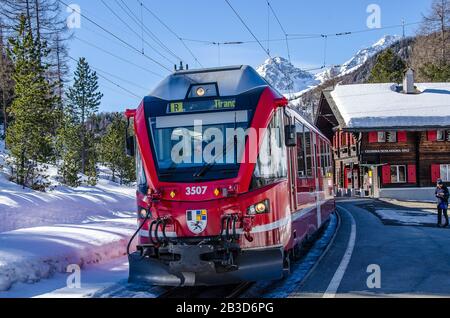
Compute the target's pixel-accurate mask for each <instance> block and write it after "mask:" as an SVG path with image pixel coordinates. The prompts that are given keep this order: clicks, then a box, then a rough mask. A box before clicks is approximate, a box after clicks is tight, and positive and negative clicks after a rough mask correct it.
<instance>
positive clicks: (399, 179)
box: [391, 166, 406, 183]
mask: <svg viewBox="0 0 450 318" xmlns="http://www.w3.org/2000/svg"><path fill="white" fill-rule="evenodd" d="M391 183H406V166H391Z"/></svg>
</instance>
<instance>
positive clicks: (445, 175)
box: [441, 164, 450, 182]
mask: <svg viewBox="0 0 450 318" xmlns="http://www.w3.org/2000/svg"><path fill="white" fill-rule="evenodd" d="M441 179H442V181H445V182H450V164H448V165H441Z"/></svg>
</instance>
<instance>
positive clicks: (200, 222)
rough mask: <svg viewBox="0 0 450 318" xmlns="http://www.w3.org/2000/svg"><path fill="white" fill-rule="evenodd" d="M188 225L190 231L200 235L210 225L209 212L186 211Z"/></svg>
mask: <svg viewBox="0 0 450 318" xmlns="http://www.w3.org/2000/svg"><path fill="white" fill-rule="evenodd" d="M186 223H187V225H188V228H189V230H190V231H191V232H192V233H194V234H200V233H202V232H203V231H204V230H205V229H206V225H207V224H208V211H206V210H189V211H186Z"/></svg>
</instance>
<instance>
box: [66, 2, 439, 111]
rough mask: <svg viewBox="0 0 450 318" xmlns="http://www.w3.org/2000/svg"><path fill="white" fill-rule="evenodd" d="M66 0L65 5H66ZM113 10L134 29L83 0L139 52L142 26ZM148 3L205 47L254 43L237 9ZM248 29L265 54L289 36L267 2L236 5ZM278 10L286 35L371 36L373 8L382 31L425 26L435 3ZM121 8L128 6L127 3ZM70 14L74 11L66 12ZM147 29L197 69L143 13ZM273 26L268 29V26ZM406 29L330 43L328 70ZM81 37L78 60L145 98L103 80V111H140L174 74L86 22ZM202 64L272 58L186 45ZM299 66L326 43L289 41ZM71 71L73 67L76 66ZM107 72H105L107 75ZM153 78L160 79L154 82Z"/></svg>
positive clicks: (136, 8) (254, 50)
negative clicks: (423, 22) (377, 11)
mask: <svg viewBox="0 0 450 318" xmlns="http://www.w3.org/2000/svg"><path fill="white" fill-rule="evenodd" d="M66 1H67V0H65V1H64V2H66ZM104 1H105V3H106V4H107V5H108V6H110V8H111V9H113V11H114V12H115V13H116V14H117V15H118V16H120V17H121V18H122V19H123V20H124V21H125V22H127V23H128V24H129V26H130V27H131V29H132V30H133V31H132V30H130V29H129V28H128V27H127V26H126V25H125V24H123V22H121V21H120V20H119V19H118V18H117V17H116V16H115V15H114V14H113V13H112V12H111V11H109V9H108V8H107V7H106V6H105V5H104V4H103V3H102V1H101V0H77V1H76V2H66V3H76V4H78V5H79V6H80V8H81V11H82V13H83V14H85V15H86V16H87V17H89V18H91V19H93V20H94V21H95V22H97V23H98V24H100V25H101V26H103V27H104V28H106V29H108V30H110V31H111V32H113V33H114V34H115V35H117V36H118V37H120V38H122V39H124V40H125V41H127V42H128V43H130V44H131V45H133V46H134V47H136V48H138V49H139V50H141V49H142V46H143V43H142V39H141V36H140V35H141V32H142V28H141V27H139V26H138V25H137V24H135V23H134V22H133V21H131V19H130V18H129V17H128V16H127V15H126V14H125V12H124V11H122V9H121V8H120V6H119V5H118V3H119V4H122V3H121V0H104ZM123 1H124V2H125V3H126V4H127V5H128V7H129V8H130V9H131V10H132V11H133V13H134V15H135V16H137V17H138V18H139V19H140V16H141V9H140V5H139V3H138V1H137V0H123ZM142 1H143V2H144V3H145V5H146V6H147V7H148V8H150V9H151V10H152V11H154V13H156V14H157V15H158V16H159V17H160V19H162V20H163V21H164V22H165V23H166V24H167V25H168V26H170V28H172V29H173V30H174V31H175V32H176V33H177V34H178V35H179V36H180V37H183V38H186V39H194V40H206V41H216V42H224V41H248V40H253V38H252V36H251V35H250V34H249V33H248V31H247V30H246V29H245V28H244V26H243V25H242V24H241V23H240V22H239V20H238V19H237V18H236V16H235V15H234V13H233V11H231V9H230V8H229V7H228V5H227V4H226V2H225V1H224V0H189V1H186V0H164V1H163V0H152V1H149V0H142ZM230 3H231V4H232V5H233V6H234V8H235V9H236V10H237V11H238V12H239V14H240V15H241V16H242V18H243V19H244V20H245V21H246V23H247V24H248V26H249V27H250V28H251V29H252V31H253V32H254V33H255V35H256V36H257V38H258V39H259V40H261V42H262V44H263V46H264V47H266V48H267V44H268V42H267V39H268V35H269V37H270V39H280V38H283V37H284V35H283V33H282V31H281V29H280V28H279V26H278V24H277V22H276V20H275V18H274V17H273V15H272V14H271V15H270V19H269V23H268V7H267V2H266V0H230ZM270 3H271V5H272V7H273V9H274V10H275V11H276V13H277V15H278V17H279V18H280V19H281V22H282V24H283V26H284V28H285V29H286V32H287V33H288V34H326V33H338V32H345V31H356V30H367V29H368V27H367V18H368V16H369V15H370V13H367V11H366V10H367V7H368V6H369V5H370V4H377V5H378V6H379V7H380V9H381V27H387V26H392V25H399V24H401V21H402V19H404V20H405V21H406V23H413V22H417V21H420V20H421V17H422V14H423V13H425V12H427V10H428V9H429V7H430V4H431V0H414V1H411V0H395V1H392V0H346V1H333V0H315V1H310V0H271V1H270ZM122 6H123V5H122ZM64 14H65V15H68V13H64ZM142 16H143V21H144V24H145V27H146V28H148V29H150V30H151V31H152V32H153V33H154V34H155V35H157V37H158V38H159V39H160V40H161V41H162V42H163V43H164V45H165V46H167V47H168V48H169V49H170V51H172V53H173V54H174V55H176V56H177V57H181V58H182V59H184V60H185V61H187V62H188V63H189V64H190V67H191V68H193V67H195V66H197V65H196V64H195V62H194V61H193V58H192V57H191V55H190V54H189V52H188V51H187V50H186V49H185V48H184V47H183V45H182V44H181V42H180V41H179V40H178V39H177V38H176V37H175V36H174V35H173V34H171V33H169V32H168V31H167V29H165V28H164V26H162V25H161V24H160V23H159V22H158V21H157V20H156V19H155V18H154V17H152V16H151V15H150V13H148V12H147V11H145V10H143V14H142ZM268 25H269V27H268ZM416 29H417V25H411V26H407V27H406V34H407V35H413V34H415V32H416ZM401 33H402V29H401V28H395V29H385V30H372V31H371V32H362V33H356V34H353V35H348V36H340V37H331V38H329V39H328V44H327V64H330V65H332V64H341V63H343V62H345V61H346V60H348V59H349V58H350V57H351V56H352V55H353V54H354V53H355V52H356V51H358V50H359V49H361V48H364V47H367V46H370V45H371V44H373V43H374V42H376V41H377V40H378V39H379V38H381V37H382V36H384V35H387V34H397V35H401ZM74 35H75V38H74V39H73V40H71V42H70V56H72V57H73V58H76V59H77V58H79V57H81V56H84V57H86V58H87V60H88V62H89V63H90V64H91V65H92V66H93V67H95V68H97V69H99V70H101V71H103V72H101V71H99V73H100V74H101V75H103V76H106V77H108V78H109V79H111V80H113V81H114V82H116V83H117V84H119V85H121V86H122V87H124V88H126V89H127V90H129V91H131V92H133V94H135V95H137V96H139V97H136V96H133V95H130V94H129V93H128V92H125V91H124V90H122V89H120V88H118V87H116V86H115V85H114V84H112V83H110V82H108V81H106V80H104V79H103V78H100V81H99V82H100V87H101V90H102V92H103V93H104V95H105V96H104V98H103V100H102V105H101V107H100V110H101V111H123V110H124V109H125V108H130V107H131V108H134V107H136V106H137V105H138V104H139V101H140V98H141V97H143V96H145V95H146V94H148V93H149V92H150V90H151V89H152V87H154V86H155V85H156V84H157V83H158V82H159V81H160V80H161V79H162V78H161V77H160V76H166V75H168V74H169V71H167V70H166V69H164V68H162V67H160V66H159V65H157V64H155V63H154V62H152V61H151V60H149V59H148V58H146V57H144V56H142V55H141V54H139V53H137V52H134V51H132V50H130V49H129V48H127V47H126V46H125V45H124V44H123V43H120V42H119V41H118V40H116V39H114V38H113V37H112V36H111V35H108V34H107V33H105V32H104V31H102V30H101V29H99V28H98V27H97V26H95V25H93V24H92V23H90V22H89V21H87V20H86V19H83V18H82V19H81V28H79V29H74ZM144 40H145V42H147V43H149V44H151V45H152V46H154V47H155V48H157V49H158V51H159V52H160V53H161V54H162V55H163V56H165V58H163V57H161V56H160V55H159V54H158V53H157V52H155V51H153V50H152V48H151V47H150V46H149V45H147V44H146V43H144V52H145V53H146V55H148V56H150V57H152V58H153V59H155V60H157V61H158V62H160V63H161V64H163V65H164V66H165V67H167V68H169V69H173V62H175V61H176V58H175V57H174V56H172V55H171V54H170V53H168V52H167V51H165V50H164V49H162V48H161V47H160V46H158V44H156V43H155V42H154V41H153V40H152V39H151V38H150V37H148V36H147V35H146V34H145V33H144ZM83 41H88V42H90V43H91V44H94V45H96V46H97V47H99V48H101V49H102V50H104V51H107V52H110V53H111V54H114V55H117V56H120V57H121V58H122V59H126V60H127V61H130V62H131V63H134V64H138V65H140V66H142V68H144V69H142V68H139V67H136V66H133V65H130V64H128V63H125V62H124V61H122V60H119V59H117V58H115V57H113V56H111V55H109V54H107V53H105V52H104V51H102V50H99V49H98V48H94V47H93V46H91V45H88V44H86V43H85V42H83ZM186 43H187V45H188V46H189V47H190V49H191V50H192V51H193V52H194V54H195V55H196V56H197V57H198V59H199V61H200V62H201V63H202V64H203V65H204V66H218V65H219V61H220V64H221V65H229V64H233V65H234V64H249V65H252V66H254V67H257V66H258V65H260V64H261V63H262V62H264V60H265V59H266V58H267V55H266V54H265V53H264V51H263V50H262V49H261V47H260V46H259V45H258V44H257V43H247V44H241V45H226V46H224V45H222V46H221V49H220V58H219V54H218V52H219V50H218V47H217V46H214V45H210V44H205V43H199V42H189V41H188V42H186ZM289 44H290V48H291V56H292V61H293V64H294V65H296V66H299V67H303V68H312V67H318V66H321V65H322V64H323V60H324V41H323V40H322V39H320V38H314V39H307V40H304V39H303V40H291V41H290V42H289ZM270 52H271V55H272V56H277V55H281V56H284V57H286V56H287V50H286V45H285V43H284V42H270ZM71 65H72V69H73V68H74V63H72V62H71ZM105 72H107V73H105ZM152 72H154V73H157V74H159V75H160V76H156V75H154V74H152Z"/></svg>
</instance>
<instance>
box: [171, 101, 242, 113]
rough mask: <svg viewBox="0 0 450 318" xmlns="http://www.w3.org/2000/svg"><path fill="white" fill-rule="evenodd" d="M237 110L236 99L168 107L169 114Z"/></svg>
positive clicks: (187, 103) (190, 102) (178, 103)
mask: <svg viewBox="0 0 450 318" xmlns="http://www.w3.org/2000/svg"><path fill="white" fill-rule="evenodd" d="M234 108H236V99H214V100H202V101H188V102H185V101H180V102H171V103H169V105H168V107H167V113H169V114H176V113H192V112H202V111H212V110H227V109H234Z"/></svg>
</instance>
